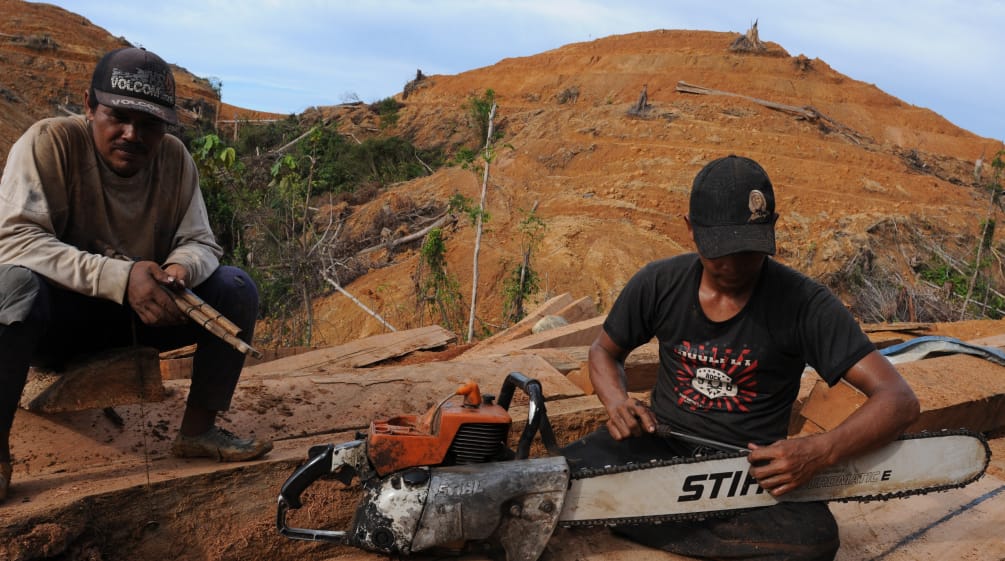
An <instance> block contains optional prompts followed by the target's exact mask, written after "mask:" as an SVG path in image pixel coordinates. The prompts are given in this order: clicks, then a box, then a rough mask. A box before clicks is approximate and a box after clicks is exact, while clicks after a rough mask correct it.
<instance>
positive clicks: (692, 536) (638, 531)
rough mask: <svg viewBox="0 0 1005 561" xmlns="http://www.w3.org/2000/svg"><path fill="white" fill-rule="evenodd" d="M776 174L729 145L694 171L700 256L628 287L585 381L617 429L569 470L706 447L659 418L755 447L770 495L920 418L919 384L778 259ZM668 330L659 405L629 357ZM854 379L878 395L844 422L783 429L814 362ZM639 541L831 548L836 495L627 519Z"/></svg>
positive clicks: (699, 551) (649, 268)
mask: <svg viewBox="0 0 1005 561" xmlns="http://www.w3.org/2000/svg"><path fill="white" fill-rule="evenodd" d="M777 218H778V215H777V214H776V213H775V197H774V190H773V188H772V185H771V181H770V180H769V179H768V175H767V173H765V171H764V169H763V168H761V166H760V165H758V164H757V163H756V162H754V161H753V160H751V159H749V158H743V157H738V156H728V157H725V158H720V159H717V160H715V161H713V162H711V163H709V164H708V165H706V166H705V167H704V168H703V169H702V170H701V171H700V172H699V173H698V175H697V176H696V177H695V180H694V184H693V186H692V189H691V200H690V210H689V213H688V215H687V216H686V217H685V221H686V222H687V227H688V231H689V232H690V234H691V236H692V239H693V240H694V243H695V245H696V246H697V248H698V253H696V254H695V253H691V254H685V255H679V256H676V257H671V258H668V259H663V260H660V261H655V262H652V263H649V264H648V265H646V266H645V267H643V268H642V269H641V270H640V271H639V272H638V273H636V274H635V276H634V277H632V279H631V280H630V281H629V282H628V284H627V285H626V286H625V287H624V289H623V291H622V292H621V294H620V295H619V296H618V298H617V300H616V301H615V303H614V305H613V307H612V308H611V311H610V313H609V314H608V316H607V319H606V321H605V322H604V329H603V332H601V334H600V336H599V337H598V338H597V340H596V341H594V343H593V345H592V346H591V347H590V354H589V365H590V380H591V381H592V383H593V387H594V388H595V390H596V393H597V396H598V397H599V398H600V400H601V402H603V404H604V407H605V408H606V409H607V413H608V415H609V420H608V421H607V424H606V427H605V428H603V429H601V430H600V431H598V432H596V433H594V434H592V435H589V436H587V437H586V438H584V439H582V440H580V441H577V442H574V443H572V444H570V445H569V446H568V447H566V449H565V450H564V454H565V455H566V457H567V458H568V459H569V462H570V465H571V466H573V468H582V467H603V466H605V465H619V464H624V463H627V462H629V461H631V462H647V461H649V460H651V459H654V458H669V457H681V456H694V455H700V454H707V453H709V452H711V451H714V449H709V448H708V447H707V445H701V444H691V442H694V441H695V440H693V439H689V440H687V441H685V440H681V439H673V438H663V437H660V436H657V435H655V434H653V433H655V432H656V431H657V425H667V426H669V427H670V428H671V429H672V430H674V431H675V432H679V433H684V434H688V435H691V436H694V437H698V438H700V439H705V440H706V441H709V440H710V441H714V442H720V443H726V444H728V445H731V446H733V447H737V448H746V449H748V450H749V451H750V452H749V455H748V459H749V461H750V464H751V468H750V475H751V476H752V477H754V478H755V479H756V480H757V481H758V483H759V484H760V485H761V487H763V488H764V489H765V490H766V491H767V492H769V493H771V494H772V495H774V496H781V495H784V494H785V493H787V492H789V491H791V490H793V489H795V488H797V487H799V486H800V485H802V484H804V483H806V482H807V481H809V480H810V478H811V477H812V476H813V475H814V474H815V473H817V472H819V471H820V470H822V469H824V468H826V467H828V466H830V465H833V464H835V463H837V462H839V461H842V460H844V459H847V458H850V457H853V456H856V455H859V454H862V453H864V452H866V451H869V450H872V449H874V448H877V447H879V446H882V445H883V444H885V443H887V442H890V441H892V440H893V439H895V438H896V437H897V436H899V435H900V434H901V433H902V432H903V431H904V430H905V429H906V428H907V427H908V426H909V425H910V424H911V423H912V422H914V420H915V419H916V418H917V416H918V414H919V406H918V401H917V399H916V397H915V396H914V393H913V392H912V391H911V388H910V387H909V386H908V385H907V383H906V382H905V381H904V379H903V378H901V376H900V375H899V374H898V373H897V371H896V370H895V369H894V368H893V366H892V365H891V364H890V362H889V361H887V360H886V358H885V357H883V356H882V355H881V354H880V353H879V352H878V351H877V350H876V348H875V346H874V345H873V344H872V343H871V342H870V341H869V339H868V338H867V337H866V336H865V334H864V333H863V332H862V330H861V328H860V327H859V325H858V324H857V323H856V321H855V320H854V318H853V317H852V316H851V314H850V313H849V312H848V311H847V309H846V308H845V307H844V305H842V303H841V301H840V300H838V299H837V298H836V297H835V296H834V295H833V294H831V292H830V291H828V290H827V289H826V288H825V287H823V286H822V285H820V284H818V283H817V282H815V281H813V280H811V279H809V278H807V277H805V276H803V275H802V274H800V273H798V272H796V271H794V270H793V269H790V268H788V267H786V266H784V265H782V264H780V263H778V262H777V261H775V260H773V259H771V258H770V257H768V256H770V255H774V253H775V221H776V220H777ZM654 337H655V338H656V339H657V340H658V341H659V355H660V367H659V376H658V379H657V381H656V385H655V387H654V388H653V391H652V396H651V405H650V404H646V403H643V402H641V401H639V400H637V399H634V398H631V397H629V395H628V392H627V391H626V386H625V371H624V362H625V358H626V357H627V356H628V354H629V353H630V352H631V351H632V350H633V349H635V348H636V347H638V346H640V345H642V344H644V343H647V342H648V341H650V340H651V339H652V338H654ZM807 364H809V365H810V366H812V367H813V368H814V369H815V370H816V371H817V372H818V373H819V374H820V376H821V377H822V378H823V379H824V380H825V381H827V383H829V384H831V385H834V384H836V383H837V382H838V381H839V380H841V379H844V380H845V381H847V382H849V383H851V384H852V385H853V386H855V387H857V388H858V389H859V390H861V391H862V392H863V393H865V395H867V396H868V399H867V401H866V402H865V403H864V405H862V407H861V408H859V409H858V410H857V411H856V412H855V413H854V414H852V415H851V416H850V417H849V418H848V419H847V420H845V421H844V422H843V423H842V424H841V425H840V426H838V427H836V428H834V429H833V430H831V431H829V432H826V433H821V434H817V435H813V436H807V437H804V438H793V439H787V438H786V437H787V434H788V425H789V416H790V414H791V412H792V405H793V403H794V401H795V399H796V397H797V394H798V391H799V381H800V377H801V375H802V373H803V370H804V368H805V366H806V365H807ZM616 531H617V532H618V533H619V534H621V535H624V536H626V537H628V538H630V539H633V540H636V541H638V542H641V543H644V544H646V545H649V546H652V547H657V548H660V549H665V550H667V551H672V552H675V553H679V554H683V555H690V556H695V557H706V558H715V559H726V558H728V559H742V558H756V559H779V560H781V559H785V560H792V559H812V560H817V559H833V558H834V556H835V555H836V553H837V549H838V546H839V544H840V541H839V538H838V530H837V524H836V522H835V520H834V517H833V516H832V515H831V512H830V510H829V509H828V507H827V505H826V504H825V503H799V502H781V503H779V504H777V505H776V506H770V507H764V508H760V509H755V510H750V511H744V512H741V513H738V514H733V515H729V516H723V517H710V518H708V519H705V520H699V521H693V522H677V523H664V524H660V525H636V526H624V527H618V528H616Z"/></svg>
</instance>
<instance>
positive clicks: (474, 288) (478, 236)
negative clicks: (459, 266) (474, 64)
mask: <svg viewBox="0 0 1005 561" xmlns="http://www.w3.org/2000/svg"><path fill="white" fill-rule="evenodd" d="M495 116H496V104H495V103H493V104H492V109H491V110H490V111H489V126H488V133H487V134H486V135H485V173H484V174H482V198H481V201H480V202H479V203H478V219H477V220H476V222H475V257H474V268H473V269H472V272H471V313H470V314H469V315H468V336H467V342H468V343H470V342H471V339H473V338H474V334H475V304H476V303H477V301H478V251H479V249H481V244H482V217H483V216H484V215H485V195H486V192H487V191H488V186H489V164H490V163H491V161H492V126H493V122H494V120H495Z"/></svg>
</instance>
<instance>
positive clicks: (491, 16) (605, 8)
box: [49, 0, 1005, 140]
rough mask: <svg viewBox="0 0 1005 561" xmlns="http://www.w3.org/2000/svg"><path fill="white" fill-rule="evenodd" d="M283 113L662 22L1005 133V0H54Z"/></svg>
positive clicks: (231, 99)
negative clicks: (784, 56)
mask: <svg viewBox="0 0 1005 561" xmlns="http://www.w3.org/2000/svg"><path fill="white" fill-rule="evenodd" d="M49 3H52V4H56V5H58V6H60V7H63V8H65V9H67V10H69V11H71V12H74V13H77V14H79V15H81V16H84V17H85V18H87V19H88V20H90V21H91V22H92V23H94V24H95V25H97V26H99V27H102V28H104V29H106V30H107V31H108V32H109V33H111V34H112V35H116V36H123V37H125V38H126V39H127V40H129V41H131V42H132V43H133V44H136V45H140V46H143V47H145V48H147V49H149V50H151V51H154V52H156V53H157V54H159V55H161V56H162V57H163V58H164V59H166V60H167V61H168V62H172V63H174V64H177V65H179V66H182V67H184V68H186V69H188V70H189V71H190V72H192V73H193V74H196V75H198V76H202V77H207V78H209V77H212V78H217V79H219V80H220V81H221V82H222V84H223V89H222V94H223V99H224V101H226V102H227V103H231V104H233V105H237V106H239V107H245V108H249V109H258V110H263V111H270V112H277V113H300V112H302V111H303V110H305V109H307V108H309V107H312V106H315V105H334V104H337V103H341V102H344V101H351V100H353V99H359V100H361V101H365V102H372V101H377V100H380V99H383V98H385V97H388V96H390V95H394V94H396V93H398V92H400V91H401V90H402V88H403V87H404V85H405V83H406V82H407V81H408V80H410V79H411V78H414V77H415V71H416V69H418V68H421V69H422V71H423V72H424V73H425V74H427V75H431V74H458V73H461V72H464V71H466V70H472V69H475V68H480V67H483V66H490V65H492V64H495V63H496V62H498V61H500V60H502V59H504V58H509V57H517V56H528V55H533V54H536V53H540V52H543V51H547V50H550V49H554V48H557V47H560V46H562V45H566V44H569V43H575V42H581V41H590V40H593V39H598V38H601V37H606V36H609V35H616V34H621V33H632V32H636V31H650V30H655V29H702V30H710V31H735V32H740V33H742V32H744V31H746V30H747V28H748V27H749V26H750V24H751V23H752V22H753V21H754V20H755V19H756V20H758V30H759V31H760V36H761V38H762V39H764V40H767V41H773V42H775V43H778V44H780V45H781V46H782V47H784V48H785V49H786V50H787V51H788V52H789V54H791V55H793V56H795V55H798V54H804V55H806V56H808V57H809V58H820V59H822V60H823V61H825V62H826V63H827V64H829V65H830V66H831V67H833V68H834V69H835V70H837V71H838V72H841V73H843V74H845V75H847V76H849V77H851V78H854V79H856V80H861V81H864V82H869V83H873V84H876V86H877V87H879V88H880V89H882V90H883V91H885V92H887V93H889V94H891V95H894V96H896V97H898V98H900V99H901V100H903V101H905V102H907V103H910V104H912V105H917V106H921V107H926V108H928V109H932V110H933V111H936V112H937V113H939V114H941V115H942V116H944V117H946V118H947V119H949V120H950V121H952V122H953V123H954V124H956V125H958V126H960V127H963V128H965V129H967V130H970V131H972V132H974V133H976V134H979V135H981V136H986V137H990V138H994V139H999V140H1001V139H1003V138H1005V107H1003V106H1002V104H1001V103H1000V101H999V100H1001V99H1002V97H1003V92H1005V70H1003V68H1002V66H1001V65H1002V59H1001V56H1002V54H1003V53H1005V0H969V1H957V0H912V1H908V0H885V1H876V0H872V1H858V0H832V1H829V2H811V1H807V0H770V1H761V2H756V1H740V0H718V1H716V0H663V1H659V0H618V1H615V0H612V1H602V0H555V1H549V0H483V1H479V0H466V1H460V0H426V1H410V0H384V1H377V0H341V1H335V0H244V1H223V0H164V1H161V2H136V1H135V0H133V1H131V2H122V1H119V0H49Z"/></svg>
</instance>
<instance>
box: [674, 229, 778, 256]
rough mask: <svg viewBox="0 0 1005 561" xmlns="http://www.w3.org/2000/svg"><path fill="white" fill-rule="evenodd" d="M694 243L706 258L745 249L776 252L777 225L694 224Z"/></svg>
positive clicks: (769, 252)
mask: <svg viewBox="0 0 1005 561" xmlns="http://www.w3.org/2000/svg"><path fill="white" fill-rule="evenodd" d="M694 243H695V244H696V245H697V246H698V253H700V254H701V256H702V257H705V258H706V259H717V258H719V257H724V256H726V255H732V254H734V253H740V252H743V251H756V252H758V253H766V254H768V255H774V254H775V225H774V224H773V223H769V224H740V225H735V226H732V225H731V226H694Z"/></svg>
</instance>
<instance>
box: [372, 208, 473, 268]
mask: <svg viewBox="0 0 1005 561" xmlns="http://www.w3.org/2000/svg"><path fill="white" fill-rule="evenodd" d="M456 220H457V217H456V216H454V215H453V214H450V213H449V212H445V213H443V214H442V215H440V217H439V218H437V219H436V221H435V222H433V223H432V224H430V225H429V226H426V227H425V228H423V229H421V230H419V231H417V232H414V233H412V234H408V235H407V236H402V237H400V238H398V239H396V240H391V242H390V243H381V244H378V245H374V246H370V247H368V248H366V249H361V250H359V251H357V252H356V257H359V256H361V255H366V254H367V253H373V252H374V251H377V250H379V249H394V248H395V247H398V246H399V245H401V244H406V243H408V242H412V241H415V240H419V239H422V238H423V236H425V235H426V234H428V233H429V231H430V230H432V229H433V228H439V227H440V226H443V225H444V224H447V223H449V222H455V221H456Z"/></svg>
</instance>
